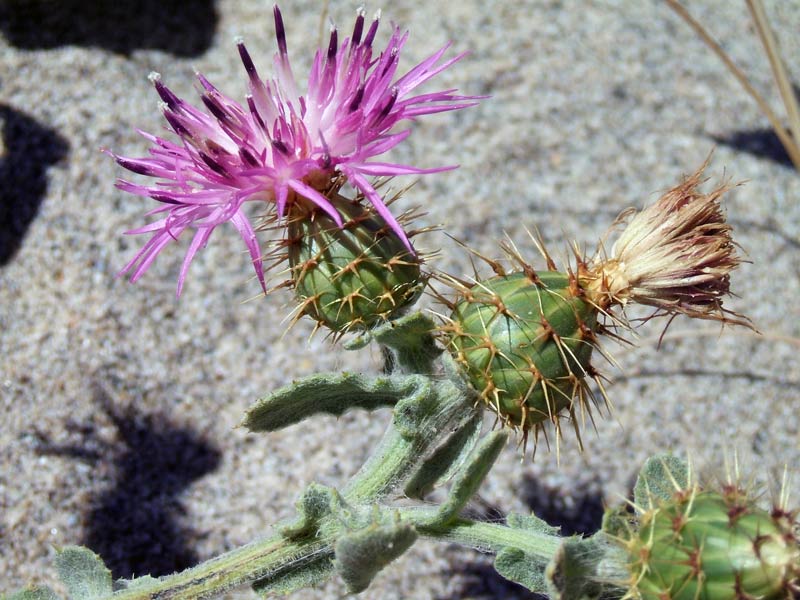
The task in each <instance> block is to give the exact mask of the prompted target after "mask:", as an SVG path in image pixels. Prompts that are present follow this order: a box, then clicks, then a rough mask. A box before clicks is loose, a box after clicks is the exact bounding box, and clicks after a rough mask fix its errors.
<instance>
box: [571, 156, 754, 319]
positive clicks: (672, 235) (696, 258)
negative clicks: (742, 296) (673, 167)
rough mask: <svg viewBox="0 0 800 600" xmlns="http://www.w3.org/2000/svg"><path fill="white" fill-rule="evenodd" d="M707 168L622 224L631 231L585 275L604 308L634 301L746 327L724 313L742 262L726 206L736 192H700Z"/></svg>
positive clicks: (628, 215) (626, 215)
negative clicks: (725, 300) (730, 194)
mask: <svg viewBox="0 0 800 600" xmlns="http://www.w3.org/2000/svg"><path fill="white" fill-rule="evenodd" d="M706 164H707V162H706ZM706 164H704V165H703V166H702V167H701V168H700V169H699V170H698V171H697V172H696V173H694V174H693V175H692V176H690V177H688V178H686V179H685V180H684V181H683V182H682V183H681V184H679V185H677V186H676V187H674V188H673V189H671V190H669V191H668V192H666V193H665V194H664V195H663V196H661V198H660V199H659V200H658V201H657V202H656V203H655V204H653V205H652V206H649V207H647V208H645V209H644V210H642V211H640V212H636V211H633V210H629V211H626V212H624V213H623V214H622V215H621V216H620V218H619V219H618V220H617V223H623V222H626V223H627V224H626V226H625V228H624V229H623V231H622V233H621V234H620V235H619V237H618V238H617V240H616V242H615V243H614V245H613V246H612V248H611V252H610V254H609V255H607V256H606V255H601V254H600V253H598V257H597V259H596V260H595V261H594V262H593V264H591V265H588V268H587V269H586V272H584V273H582V276H581V284H582V285H583V286H584V287H585V288H586V290H587V292H588V294H589V296H590V297H591V299H592V301H594V302H595V303H597V304H598V306H600V307H601V308H602V309H606V308H608V307H610V306H613V305H615V304H616V305H621V306H623V307H624V306H625V305H626V304H627V303H628V302H635V303H638V304H647V305H650V306H654V307H656V308H657V309H659V313H661V314H678V313H682V314H686V315H688V316H690V317H698V318H701V319H714V320H718V321H723V322H732V323H739V324H744V325H748V322H747V321H746V319H743V318H741V317H739V315H736V314H735V313H731V312H729V311H726V310H724V309H723V308H722V301H723V298H724V297H725V296H727V295H729V293H730V273H731V271H732V270H733V269H735V268H736V267H737V266H738V265H739V263H740V259H739V257H738V256H737V253H736V244H735V243H734V242H733V240H732V238H731V227H730V225H729V224H728V223H727V222H726V220H725V216H724V214H723V211H722V208H721V206H720V200H721V198H722V196H723V194H724V193H725V192H727V191H728V190H729V189H731V187H732V186H730V185H729V184H722V185H720V186H718V187H717V188H716V189H714V190H713V191H711V192H710V193H708V194H705V193H702V192H701V191H699V186H700V184H701V183H702V181H703V179H702V175H703V170H704V169H705V167H706Z"/></svg>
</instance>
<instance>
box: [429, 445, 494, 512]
mask: <svg viewBox="0 0 800 600" xmlns="http://www.w3.org/2000/svg"><path fill="white" fill-rule="evenodd" d="M506 442H508V434H507V433H506V432H505V431H492V432H491V433H490V434H489V435H487V436H486V437H485V438H483V439H482V440H481V441H480V443H479V444H478V447H477V448H476V449H475V450H474V451H473V452H472V454H470V457H469V459H468V461H467V463H466V465H465V466H464V467H463V468H462V469H461V470H460V471H459V472H458V474H457V475H456V478H455V481H454V482H453V487H452V488H451V489H450V493H449V494H448V496H447V500H445V501H444V503H443V504H442V505H441V507H440V508H439V510H438V511H437V513H436V517H435V518H434V521H433V522H432V523H431V525H434V526H436V525H444V524H446V523H448V522H450V521H452V520H453V519H454V518H456V517H457V516H458V513H460V512H461V509H462V508H464V506H466V504H467V502H469V501H470V499H471V498H472V496H474V495H475V492H477V491H478V488H479V487H480V485H481V483H483V480H484V479H485V478H486V475H487V474H488V473H489V471H490V470H491V468H492V466H493V465H494V462H495V461H496V460H497V457H498V456H499V455H500V452H501V451H502V450H503V448H504V447H505V445H506Z"/></svg>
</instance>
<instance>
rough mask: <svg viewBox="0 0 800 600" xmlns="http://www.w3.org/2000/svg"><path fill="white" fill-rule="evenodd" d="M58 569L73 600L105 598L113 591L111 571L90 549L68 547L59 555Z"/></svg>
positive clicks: (57, 557)
mask: <svg viewBox="0 0 800 600" xmlns="http://www.w3.org/2000/svg"><path fill="white" fill-rule="evenodd" d="M56 568H57V569H58V576H59V577H60V578H61V581H63V582H64V585H66V586H67V589H68V590H69V595H70V598H71V599H72V600H95V599H98V598H105V597H107V596H110V595H111V593H112V591H113V589H112V588H113V583H112V579H111V571H109V570H108V568H107V567H106V566H105V564H103V560H102V559H101V558H100V557H99V556H97V554H95V553H94V552H92V551H91V550H89V549H88V548H83V547H81V546H67V547H66V548H64V549H63V550H61V551H59V553H58V554H57V556H56Z"/></svg>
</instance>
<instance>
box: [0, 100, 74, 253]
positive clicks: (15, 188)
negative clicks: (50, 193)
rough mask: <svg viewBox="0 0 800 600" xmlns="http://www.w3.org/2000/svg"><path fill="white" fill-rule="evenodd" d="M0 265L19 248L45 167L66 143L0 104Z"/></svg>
mask: <svg viewBox="0 0 800 600" xmlns="http://www.w3.org/2000/svg"><path fill="white" fill-rule="evenodd" d="M0 139H2V144H1V145H0V267H2V266H3V265H5V264H7V263H8V262H9V261H10V260H11V259H12V258H14V255H15V254H16V253H17V251H18V250H19V248H20V246H21V245H22V240H23V238H24V237H25V233H26V232H27V231H28V227H30V224H31V223H32V222H33V220H34V219H35V218H36V215H37V213H38V212H39V206H40V205H41V203H42V199H43V198H44V195H45V192H46V191H47V169H48V167H50V166H51V165H53V164H55V163H57V162H58V161H60V160H61V159H62V158H64V157H65V156H66V155H67V152H68V151H69V144H68V143H67V141H66V140H65V139H64V138H63V137H61V136H60V135H59V134H58V133H56V132H55V131H54V130H52V129H50V128H48V127H45V126H43V125H41V124H39V123H38V122H36V121H35V120H34V119H33V118H31V117H29V116H28V115H26V114H25V113H23V112H20V111H18V110H15V109H13V108H11V107H9V106H7V105H5V104H2V103H0Z"/></svg>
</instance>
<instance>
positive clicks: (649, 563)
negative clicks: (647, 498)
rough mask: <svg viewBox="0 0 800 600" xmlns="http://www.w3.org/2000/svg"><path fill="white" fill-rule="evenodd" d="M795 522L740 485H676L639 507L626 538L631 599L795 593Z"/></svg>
mask: <svg viewBox="0 0 800 600" xmlns="http://www.w3.org/2000/svg"><path fill="white" fill-rule="evenodd" d="M734 487H735V486H734ZM787 514H788V515H789V517H787ZM796 526H797V523H796V520H795V516H794V514H791V513H787V512H786V511H783V510H780V511H778V510H775V511H772V512H769V511H766V510H763V509H762V508H760V507H758V506H757V505H756V502H755V499H754V498H753V497H752V495H751V494H750V493H748V492H747V490H743V489H741V488H736V489H733V488H730V487H726V488H725V489H722V490H720V491H709V490H704V489H702V488H701V487H700V486H698V485H696V484H695V485H693V486H692V487H691V488H689V489H684V490H677V491H676V492H675V493H674V495H673V496H672V498H671V499H669V500H668V501H655V502H653V506H651V507H650V508H649V509H647V510H644V509H642V510H640V511H639V514H638V515H637V517H636V519H635V523H634V526H633V527H631V528H630V529H629V530H628V531H627V539H624V538H625V535H623V539H621V541H622V543H623V544H624V546H625V547H626V548H627V551H628V557H629V565H628V567H629V572H630V574H631V579H630V581H629V582H628V585H629V592H628V594H627V596H626V597H627V598H635V599H637V600H665V599H669V600H697V599H698V598H703V599H706V600H750V599H754V598H759V599H762V600H771V599H776V600H777V599H779V598H786V599H789V598H793V595H792V594H793V593H794V591H797V590H798V587H797V586H798V582H800V579H799V578H800V548H799V547H798V539H797V537H796Z"/></svg>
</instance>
